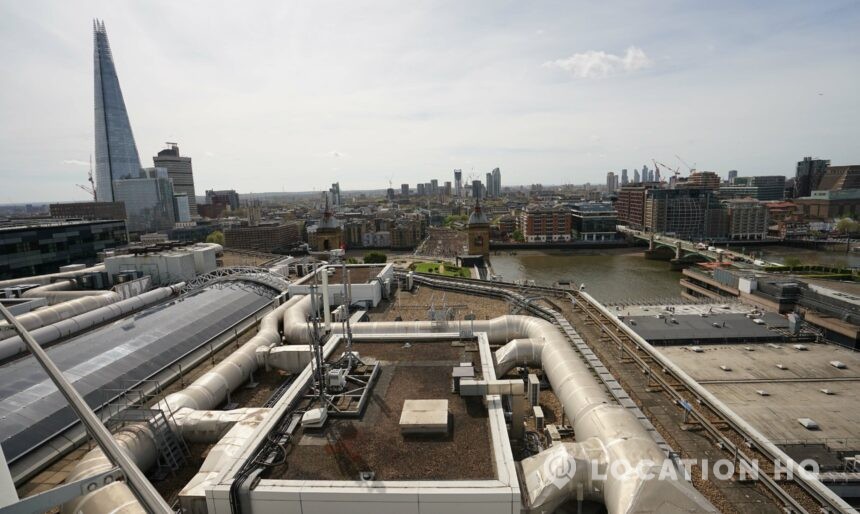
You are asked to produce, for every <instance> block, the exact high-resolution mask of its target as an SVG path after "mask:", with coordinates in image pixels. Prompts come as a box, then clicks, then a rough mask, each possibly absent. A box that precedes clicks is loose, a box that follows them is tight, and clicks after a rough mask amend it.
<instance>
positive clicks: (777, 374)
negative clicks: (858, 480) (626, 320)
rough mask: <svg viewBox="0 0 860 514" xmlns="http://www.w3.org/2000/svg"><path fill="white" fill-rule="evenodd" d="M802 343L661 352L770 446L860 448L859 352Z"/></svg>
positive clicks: (672, 348) (728, 346)
mask: <svg viewBox="0 0 860 514" xmlns="http://www.w3.org/2000/svg"><path fill="white" fill-rule="evenodd" d="M747 348H751V350H748V349H747ZM803 348H805V349H803V350H798V349H796V348H795V347H794V345H793V344H782V343H781V344H776V345H773V344H755V345H745V344H730V345H714V346H705V347H702V348H701V351H699V352H697V351H693V350H691V349H690V348H686V347H677V346H675V347H662V348H660V351H661V352H662V353H663V354H664V355H666V356H667V357H669V358H670V359H671V360H672V361H673V362H675V363H676V364H677V365H679V366H680V367H681V368H682V369H683V370H684V371H685V372H686V373H687V374H689V375H690V376H691V377H692V378H694V379H696V380H697V381H699V383H701V384H702V385H704V386H705V387H706V388H707V389H708V390H710V391H711V392H712V393H713V394H715V395H716V396H717V397H718V398H719V399H720V400H721V401H722V402H724V403H725V404H726V405H728V406H729V407H730V408H731V409H732V410H733V411H734V412H735V413H737V414H738V415H740V416H741V417H742V418H744V419H745V420H746V421H747V422H749V423H750V424H752V425H753V426H754V427H755V428H756V429H757V430H759V431H760V432H762V433H763V434H764V435H765V436H767V437H769V438H770V439H771V440H773V442H774V443H776V444H781V443H786V442H796V441H806V442H824V441H825V440H826V441H827V442H828V443H829V444H830V445H831V447H833V446H834V445H841V446H843V447H845V448H847V449H851V450H856V449H860V439H858V437H857V426H858V425H860V387H858V385H860V353H857V352H853V351H851V350H848V349H845V348H841V347H838V346H834V345H827V344H815V343H804V344H803ZM831 361H839V362H841V363H843V364H845V368H844V369H839V368H837V367H835V366H833V365H831V364H830V362H831ZM778 364H779V365H781V366H782V368H780V367H778V366H777V365H778ZM720 366H725V367H726V368H727V369H728V371H727V370H725V369H722V368H721V367H720ZM821 389H828V390H830V392H832V393H833V394H825V393H823V392H821ZM757 391H764V392H766V393H767V395H768V396H761V395H760V394H759V393H758V392H757ZM798 418H811V419H813V420H815V422H816V423H817V424H818V425H819V427H820V428H819V430H809V429H807V428H805V427H804V426H803V425H801V424H800V423H799V422H798V421H797V419H798ZM840 440H841V441H840Z"/></svg>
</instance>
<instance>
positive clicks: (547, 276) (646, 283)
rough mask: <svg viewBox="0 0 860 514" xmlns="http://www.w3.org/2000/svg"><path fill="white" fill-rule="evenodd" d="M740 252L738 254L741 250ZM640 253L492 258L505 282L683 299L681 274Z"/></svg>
mask: <svg viewBox="0 0 860 514" xmlns="http://www.w3.org/2000/svg"><path fill="white" fill-rule="evenodd" d="M737 249H740V248H737ZM642 251H643V249H642V248H617V249H607V250H574V251H569V250H568V251H564V250H544V251H540V250H524V251H518V252H516V254H515V255H510V254H508V253H505V252H500V253H499V254H494V255H492V256H491V257H490V261H491V262H492V267H493V271H494V272H495V273H496V274H497V275H500V276H501V278H502V279H503V280H505V281H509V282H513V281H516V280H534V281H535V282H536V283H537V284H539V285H540V284H543V285H549V284H553V283H555V282H558V281H570V282H572V283H575V284H578V285H579V284H585V289H586V291H588V292H589V293H590V294H591V295H593V296H594V297H595V298H597V299H598V300H600V301H602V302H604V303H608V304H613V303H642V302H648V303H652V302H653V303H663V302H664V301H665V300H667V299H670V298H675V299H677V298H680V295H681V286H680V285H679V284H678V280H679V279H680V278H681V273H680V272H678V271H671V270H670V269H669V263H668V262H664V261H652V260H647V259H645V258H644V257H643V253H642ZM757 251H761V252H763V254H764V258H765V259H767V260H769V261H773V262H782V260H783V259H784V258H785V257H787V256H797V257H798V258H800V259H801V260H802V261H803V262H804V263H805V264H820V265H825V266H838V267H845V266H853V267H856V266H860V255H857V254H846V253H844V252H824V251H816V250H808V249H797V248H788V247H781V246H771V247H761V248H757Z"/></svg>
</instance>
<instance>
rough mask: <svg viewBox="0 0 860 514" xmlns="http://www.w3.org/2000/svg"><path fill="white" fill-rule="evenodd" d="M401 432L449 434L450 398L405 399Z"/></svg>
mask: <svg viewBox="0 0 860 514" xmlns="http://www.w3.org/2000/svg"><path fill="white" fill-rule="evenodd" d="M461 387H462V384H461ZM400 432H401V433H403V434H441V435H447V434H448V400H404V401H403V411H402V412H401V414H400Z"/></svg>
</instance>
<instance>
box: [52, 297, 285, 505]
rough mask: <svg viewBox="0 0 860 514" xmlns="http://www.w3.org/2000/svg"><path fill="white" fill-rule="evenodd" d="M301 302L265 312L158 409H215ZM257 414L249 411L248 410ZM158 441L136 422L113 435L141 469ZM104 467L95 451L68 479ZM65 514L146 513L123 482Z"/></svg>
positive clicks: (251, 368) (152, 455)
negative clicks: (240, 340) (235, 344)
mask: <svg viewBox="0 0 860 514" xmlns="http://www.w3.org/2000/svg"><path fill="white" fill-rule="evenodd" d="M301 299H302V297H294V298H290V299H289V300H287V301H286V302H284V303H283V304H281V305H280V306H279V307H278V308H276V309H275V310H274V311H272V312H270V313H269V314H266V316H264V317H263V319H262V321H261V322H260V329H259V331H258V332H257V334H255V335H254V337H252V338H251V339H249V340H248V342H247V343H245V344H244V345H242V346H241V347H240V348H239V349H238V350H236V351H235V352H233V353H231V354H230V355H229V356H228V357H226V358H225V359H224V360H223V361H221V362H220V363H218V365H217V366H215V367H214V368H212V369H211V370H210V371H208V372H207V373H206V374H204V375H202V376H201V377H199V378H198V379H197V380H195V381H194V382H193V383H192V384H191V385H190V386H188V387H187V388H186V389H184V390H182V391H178V392H176V393H173V394H170V395H168V396H167V397H166V398H164V400H162V401H160V402H159V403H158V405H157V406H156V407H155V408H156V409H160V410H162V411H163V412H173V413H179V412H180V411H181V410H183V409H188V410H208V409H213V408H215V407H216V406H217V405H218V404H220V403H221V402H222V401H223V400H224V399H225V398H226V395H227V392H228V391H232V390H234V389H236V388H237V387H238V386H239V385H241V384H242V383H243V382H244V381H245V380H247V379H248V378H249V377H250V375H251V372H252V371H254V369H256V368H257V359H256V358H255V353H256V350H257V348H259V347H263V346H269V345H274V344H278V343H280V340H281V339H280V335H279V334H278V324H279V323H278V320H280V319H281V318H282V317H283V316H284V313H285V312H286V311H287V310H289V308H290V307H291V306H293V305H295V304H297V303H298V302H299V300H301ZM243 410H244V409H243ZM255 410H256V409H249V411H255ZM260 414H261V413H260V412H250V413H249V415H250V416H257V415H260ZM183 416H184V418H186V419H188V418H192V419H193V418H194V416H192V415H190V413H187V411H186V413H184V414H183ZM178 430H179V431H182V427H181V426H179V427H178ZM155 437H156V436H155V434H153V433H152V431H151V430H150V429H149V425H148V423H145V422H141V423H133V424H131V425H128V426H126V427H125V428H123V429H122V430H120V431H119V432H117V433H116V434H114V439H116V441H117V444H119V445H120V447H122V448H123V449H124V450H125V451H126V453H127V454H128V455H129V457H130V458H131V460H132V461H133V462H134V463H135V464H136V465H137V467H138V468H140V469H141V470H147V469H149V468H150V467H152V465H153V464H154V463H155V460H156V456H157V455H158V448H157V447H156V444H155ZM105 466H110V463H109V462H107V459H106V458H105V457H104V455H102V453H101V451H99V450H93V451H91V452H89V453H88V454H86V455H85V456H84V458H83V459H82V460H81V461H80V462H78V464H77V465H76V466H75V468H74V469H73V470H72V472H71V473H70V474H69V476H68V478H67V479H66V481H67V482H72V481H74V480H79V479H82V478H85V477H89V476H93V475H95V474H97V473H99V472H102V471H105V470H107V469H110V468H109V467H105ZM61 512H63V513H65V514H104V513H111V514H119V513H122V514H125V513H134V514H145V512H146V511H145V510H144V509H143V507H142V506H141V505H140V504H139V503H138V502H137V500H136V499H135V497H134V495H133V494H132V492H131V490H130V489H129V488H128V487H127V486H126V485H125V484H124V483H122V482H116V483H114V484H111V485H109V486H107V487H103V488H101V489H98V490H96V491H94V492H92V493H90V494H87V495H84V496H79V497H77V498H76V499H74V500H72V501H70V502H68V503H65V504H64V505H63V507H62V509H61Z"/></svg>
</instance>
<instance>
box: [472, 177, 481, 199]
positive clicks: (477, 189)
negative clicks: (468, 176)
mask: <svg viewBox="0 0 860 514" xmlns="http://www.w3.org/2000/svg"><path fill="white" fill-rule="evenodd" d="M483 189H484V186H483V184H481V181H480V180H473V181H472V198H475V199H478V198H481V191H482V190H483Z"/></svg>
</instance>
